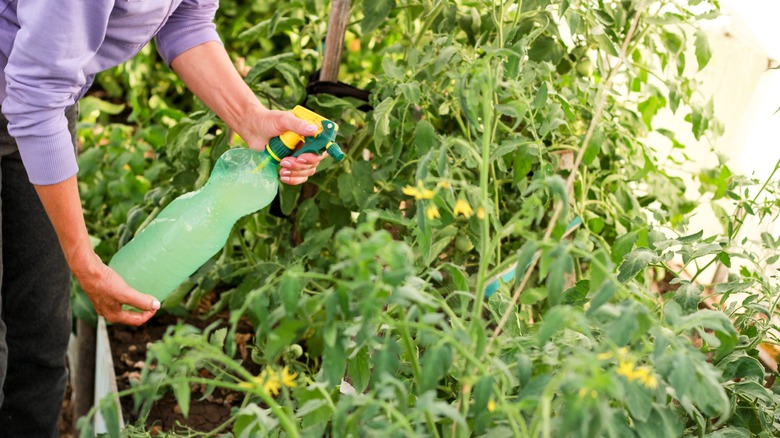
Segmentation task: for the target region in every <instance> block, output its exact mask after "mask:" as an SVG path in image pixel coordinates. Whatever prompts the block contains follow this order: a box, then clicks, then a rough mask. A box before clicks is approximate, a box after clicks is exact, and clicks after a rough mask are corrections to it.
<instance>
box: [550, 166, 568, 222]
mask: <svg viewBox="0 0 780 438" xmlns="http://www.w3.org/2000/svg"><path fill="white" fill-rule="evenodd" d="M544 182H545V184H546V185H547V187H548V188H549V189H550V191H551V192H552V194H553V195H554V196H555V197H557V198H558V199H559V200H560V202H561V203H563V210H562V211H561V215H560V217H562V218H565V217H566V213H567V212H568V207H569V196H568V195H567V194H566V181H564V180H563V178H562V177H561V176H560V175H558V174H555V175H552V176H548V177H547V178H545V180H544Z"/></svg>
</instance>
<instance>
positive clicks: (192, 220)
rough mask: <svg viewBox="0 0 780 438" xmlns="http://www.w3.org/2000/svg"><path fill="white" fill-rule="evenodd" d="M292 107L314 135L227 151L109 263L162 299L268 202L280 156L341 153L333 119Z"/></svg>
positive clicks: (131, 282) (275, 184)
mask: <svg viewBox="0 0 780 438" xmlns="http://www.w3.org/2000/svg"><path fill="white" fill-rule="evenodd" d="M292 112H293V114H295V116H296V117H298V118H300V119H302V120H306V121H308V122H310V123H312V124H314V125H316V126H317V127H318V130H317V134H315V135H314V136H312V137H303V136H301V135H299V134H296V133H294V132H290V131H288V132H285V133H284V134H282V135H280V136H279V137H274V138H272V139H271V141H270V142H269V143H268V145H267V146H266V147H265V149H264V150H262V151H256V150H252V149H247V148H235V149H230V150H228V151H226V152H225V153H224V154H222V156H220V157H219V159H218V160H217V162H216V164H215V165H214V169H213V170H212V172H211V176H210V177H209V179H208V181H207V182H206V184H205V185H204V186H203V187H202V188H201V189H199V190H197V191H194V192H190V193H186V194H184V195H181V196H179V197H178V198H176V199H174V200H173V201H172V202H171V203H170V204H169V205H168V206H167V207H165V209H163V210H162V212H160V214H159V215H158V216H157V217H156V218H155V219H154V220H153V221H152V222H150V223H149V225H147V226H146V228H144V229H143V230H142V231H141V232H140V233H139V234H138V235H137V236H136V237H135V238H134V239H133V240H131V241H130V242H128V243H127V245H125V246H124V247H122V248H121V249H120V250H119V251H118V252H117V253H116V254H115V255H114V257H113V258H112V259H111V262H110V263H109V266H110V267H111V268H112V269H114V270H115V271H116V272H117V273H119V275H120V276H122V278H123V279H124V280H125V281H126V282H127V283H128V284H129V285H130V286H131V287H133V288H134V289H136V290H138V291H140V292H143V293H146V294H149V295H152V296H154V297H155V298H157V299H158V300H160V301H163V300H164V299H165V298H166V297H167V296H168V295H169V294H170V293H171V292H173V290H174V289H176V287H178V286H179V285H180V284H181V283H182V282H184V280H186V279H187V278H188V277H189V276H190V275H192V273H194V272H195V271H196V270H197V269H198V268H200V267H201V266H202V265H203V264H204V263H205V262H206V261H208V259H209V258H211V257H212V256H213V255H214V254H216V253H217V252H218V251H219V250H220V249H221V248H222V247H223V246H224V245H225V242H226V241H227V239H228V237H229V235H230V230H231V229H232V228H233V225H234V224H235V223H236V221H238V220H239V219H240V218H241V217H243V216H246V215H247V214H250V213H254V212H256V211H258V210H260V209H262V208H264V207H266V206H267V205H268V204H270V203H271V201H272V200H273V199H274V197H275V196H276V193H277V191H278V188H279V172H278V171H279V167H278V166H279V162H280V161H281V160H282V159H283V158H285V157H288V156H290V155H293V156H296V157H297V156H298V155H301V154H303V153H306V152H314V153H321V152H323V151H325V150H327V151H328V153H329V155H330V156H331V157H333V158H334V159H335V160H336V161H341V160H342V159H343V158H344V153H343V152H342V151H341V148H339V146H338V145H337V144H336V143H335V142H334V140H335V138H336V133H337V132H338V125H337V124H336V123H334V122H332V121H330V120H327V119H325V118H324V117H322V116H320V115H318V114H316V113H314V112H312V111H309V110H307V109H306V108H303V107H301V106H296V107H295V108H294V109H293V111H292ZM301 143H302V144H303V146H302V147H301V148H300V149H298V150H295V149H296V148H297V147H298V146H299V145H300V144H301Z"/></svg>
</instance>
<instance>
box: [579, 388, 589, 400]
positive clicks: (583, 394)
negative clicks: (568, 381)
mask: <svg viewBox="0 0 780 438" xmlns="http://www.w3.org/2000/svg"><path fill="white" fill-rule="evenodd" d="M577 395H579V396H580V397H582V398H584V397H585V396H586V395H588V390H587V389H585V388H580V390H579V392H578V393H577Z"/></svg>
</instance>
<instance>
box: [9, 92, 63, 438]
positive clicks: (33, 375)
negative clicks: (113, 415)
mask: <svg viewBox="0 0 780 438" xmlns="http://www.w3.org/2000/svg"><path fill="white" fill-rule="evenodd" d="M66 115H67V116H68V122H69V125H70V129H71V132H75V123H76V118H77V109H76V108H75V107H73V108H70V109H69V110H68V111H67V112H66ZM7 125H8V122H7V120H6V119H5V118H4V117H2V115H0V184H1V186H0V201H1V203H2V210H0V214H1V216H0V222H2V236H1V237H0V239H1V240H0V246H2V259H1V260H0V277H1V278H2V285H1V286H0V298H2V299H1V300H0V437H1V438H6V437H9V438H10V437H14V438H15V437H57V436H59V431H58V422H59V414H60V410H61V408H62V400H63V396H64V393H65V384H66V379H67V370H66V368H65V353H66V350H67V346H68V338H69V335H70V328H71V313H70V271H69V270H68V265H67V264H66V263H65V257H64V255H63V253H62V249H61V248H60V245H59V241H58V240H57V235H56V234H55V232H54V228H53V227H52V225H51V222H50V221H49V218H48V216H46V212H45V211H44V209H43V205H42V204H41V201H40V200H39V199H38V195H37V193H36V192H35V188H34V187H33V185H32V184H31V183H30V181H29V179H28V177H27V172H26V171H25V169H24V166H23V165H22V160H21V158H20V156H19V152H18V150H17V147H16V142H15V141H14V139H13V138H12V137H11V136H10V135H8V126H7Z"/></svg>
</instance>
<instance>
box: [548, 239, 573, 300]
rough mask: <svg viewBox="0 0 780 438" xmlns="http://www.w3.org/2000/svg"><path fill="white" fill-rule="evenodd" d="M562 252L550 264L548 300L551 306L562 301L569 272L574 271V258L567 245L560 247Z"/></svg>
mask: <svg viewBox="0 0 780 438" xmlns="http://www.w3.org/2000/svg"><path fill="white" fill-rule="evenodd" d="M560 252H562V254H558V255H557V256H556V257H555V261H554V262H553V263H552V265H550V272H549V274H548V275H547V301H548V303H549V304H550V306H555V305H557V304H558V303H560V302H561V294H562V293H563V286H564V284H565V283H566V277H567V274H570V273H572V272H574V259H573V258H572V257H571V255H569V254H568V251H567V249H566V248H565V247H562V248H561V249H560Z"/></svg>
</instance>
